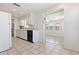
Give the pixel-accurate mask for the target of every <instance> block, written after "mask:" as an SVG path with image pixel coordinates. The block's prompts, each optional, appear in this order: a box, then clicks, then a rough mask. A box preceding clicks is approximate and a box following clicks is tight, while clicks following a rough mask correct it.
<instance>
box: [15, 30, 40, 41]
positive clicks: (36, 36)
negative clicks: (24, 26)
mask: <svg viewBox="0 0 79 59" xmlns="http://www.w3.org/2000/svg"><path fill="white" fill-rule="evenodd" d="M27 31H28V30H17V32H16V36H17V37H19V38H22V39H25V40H28V41H29V39H30V38H29V39H28V37H31V36H29V35H28V34H29V33H28V34H27ZM31 31H32V34H31V35H32V37H31V39H32V41H33V42H37V41H39V30H31ZM31 39H30V40H31Z"/></svg>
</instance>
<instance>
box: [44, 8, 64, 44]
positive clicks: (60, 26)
mask: <svg viewBox="0 0 79 59" xmlns="http://www.w3.org/2000/svg"><path fill="white" fill-rule="evenodd" d="M45 37H46V39H45V41H46V44H49V45H51V44H55V45H56V44H60V43H61V44H63V41H64V10H63V9H62V10H57V11H56V12H53V13H50V14H47V15H45Z"/></svg>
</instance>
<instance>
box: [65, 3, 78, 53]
mask: <svg viewBox="0 0 79 59" xmlns="http://www.w3.org/2000/svg"><path fill="white" fill-rule="evenodd" d="M64 36H65V39H64V47H65V48H66V49H71V50H75V51H78V52H79V4H66V5H65V34H64Z"/></svg>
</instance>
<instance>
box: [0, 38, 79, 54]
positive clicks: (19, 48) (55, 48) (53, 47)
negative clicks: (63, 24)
mask: <svg viewBox="0 0 79 59" xmlns="http://www.w3.org/2000/svg"><path fill="white" fill-rule="evenodd" d="M61 43H62V42H60V41H58V40H55V39H49V38H48V39H47V40H46V44H43V43H42V42H36V43H30V42H27V41H24V40H22V39H19V38H15V39H13V47H12V48H11V49H9V50H7V51H4V52H1V53H0V55H79V53H77V52H74V51H70V50H66V49H64V48H63V44H61Z"/></svg>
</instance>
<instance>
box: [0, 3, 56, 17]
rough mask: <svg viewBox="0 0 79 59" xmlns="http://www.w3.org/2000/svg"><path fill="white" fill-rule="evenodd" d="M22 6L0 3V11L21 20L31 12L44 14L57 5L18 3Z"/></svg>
mask: <svg viewBox="0 0 79 59" xmlns="http://www.w3.org/2000/svg"><path fill="white" fill-rule="evenodd" d="M17 4H19V5H21V6H20V7H17V6H15V5H13V3H0V11H5V12H9V13H11V14H12V16H14V17H17V18H21V17H23V16H25V15H27V14H29V13H31V12H41V11H42V12H43V11H46V10H47V9H49V8H53V7H54V6H55V5H57V4H56V3H17Z"/></svg>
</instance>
